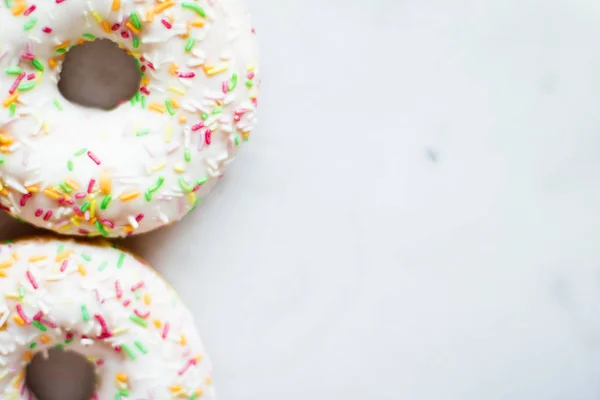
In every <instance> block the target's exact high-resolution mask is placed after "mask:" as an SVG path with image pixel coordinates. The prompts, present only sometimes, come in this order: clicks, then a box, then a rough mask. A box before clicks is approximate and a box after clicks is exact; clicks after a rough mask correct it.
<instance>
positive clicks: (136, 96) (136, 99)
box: [135, 90, 141, 103]
mask: <svg viewBox="0 0 600 400" xmlns="http://www.w3.org/2000/svg"><path fill="white" fill-rule="evenodd" d="M140 96H141V94H140V91H139V90H138V91H137V92H135V102H136V103H137V102H139V101H140Z"/></svg>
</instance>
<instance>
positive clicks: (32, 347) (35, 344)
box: [29, 342, 37, 349]
mask: <svg viewBox="0 0 600 400" xmlns="http://www.w3.org/2000/svg"><path fill="white" fill-rule="evenodd" d="M36 347H37V343H36V342H33V343H31V344H30V345H29V348H30V349H35V348H36Z"/></svg>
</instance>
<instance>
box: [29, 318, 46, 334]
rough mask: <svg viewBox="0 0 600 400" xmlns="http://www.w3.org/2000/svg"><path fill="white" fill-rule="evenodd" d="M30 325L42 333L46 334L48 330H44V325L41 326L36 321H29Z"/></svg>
mask: <svg viewBox="0 0 600 400" xmlns="http://www.w3.org/2000/svg"><path fill="white" fill-rule="evenodd" d="M31 324H32V325H33V326H35V327H36V328H38V329H39V330H40V331H42V332H46V331H47V330H48V328H46V327H45V326H44V325H42V324H41V323H39V322H38V321H36V320H33V321H31Z"/></svg>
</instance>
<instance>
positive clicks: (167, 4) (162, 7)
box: [154, 0, 175, 14]
mask: <svg viewBox="0 0 600 400" xmlns="http://www.w3.org/2000/svg"><path fill="white" fill-rule="evenodd" d="M174 5H175V2H174V1H173V0H169V1H165V2H164V3H161V4H157V5H156V6H155V7H154V13H155V14H160V13H161V12H163V11H165V10H166V9H167V8H170V7H173V6H174Z"/></svg>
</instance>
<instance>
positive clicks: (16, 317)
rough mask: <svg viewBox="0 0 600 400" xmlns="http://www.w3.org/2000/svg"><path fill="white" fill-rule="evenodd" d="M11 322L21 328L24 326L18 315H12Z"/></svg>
mask: <svg viewBox="0 0 600 400" xmlns="http://www.w3.org/2000/svg"><path fill="white" fill-rule="evenodd" d="M13 321H15V322H16V323H17V324H19V325H21V326H23V325H25V321H23V318H21V316H20V315H18V314H15V315H13Z"/></svg>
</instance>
